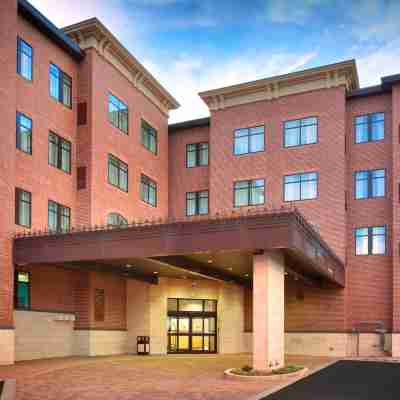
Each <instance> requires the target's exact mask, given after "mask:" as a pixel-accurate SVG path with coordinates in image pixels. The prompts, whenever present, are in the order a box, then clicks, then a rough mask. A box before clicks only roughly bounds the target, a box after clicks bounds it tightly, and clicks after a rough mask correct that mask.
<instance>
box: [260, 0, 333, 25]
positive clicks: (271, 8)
mask: <svg viewBox="0 0 400 400" xmlns="http://www.w3.org/2000/svg"><path fill="white" fill-rule="evenodd" d="M329 3H330V4H332V2H330V1H329V0H279V1H273V0H269V1H268V2H267V4H266V6H265V16H266V17H267V19H269V20H270V21H271V22H277V23H289V22H291V23H296V24H303V23H305V22H306V21H308V20H309V19H310V18H311V17H312V16H313V15H314V13H316V12H317V11H319V10H320V8H321V7H322V6H324V5H328V4H329Z"/></svg>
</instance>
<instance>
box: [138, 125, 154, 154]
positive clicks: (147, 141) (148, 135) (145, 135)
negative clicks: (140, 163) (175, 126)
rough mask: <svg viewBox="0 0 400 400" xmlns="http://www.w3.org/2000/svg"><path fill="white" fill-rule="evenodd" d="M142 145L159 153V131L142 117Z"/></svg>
mask: <svg viewBox="0 0 400 400" xmlns="http://www.w3.org/2000/svg"><path fill="white" fill-rule="evenodd" d="M141 128H142V145H143V146H144V147H146V149H147V150H150V151H151V152H152V153H154V154H157V131H156V130H155V129H154V128H153V127H152V126H151V125H150V124H149V123H147V122H146V121H145V120H144V119H142V124H141Z"/></svg>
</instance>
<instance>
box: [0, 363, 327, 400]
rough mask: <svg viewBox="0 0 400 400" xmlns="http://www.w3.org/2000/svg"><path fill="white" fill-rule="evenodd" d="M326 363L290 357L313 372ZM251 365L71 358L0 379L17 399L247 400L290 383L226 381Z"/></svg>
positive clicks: (4, 371) (6, 372) (9, 371)
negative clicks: (12, 383) (13, 387)
mask: <svg viewBox="0 0 400 400" xmlns="http://www.w3.org/2000/svg"><path fill="white" fill-rule="evenodd" d="M330 360H331V359H328V358H293V357H292V358H289V362H291V363H297V364H302V365H306V366H308V367H309V368H310V369H311V370H312V369H315V368H319V367H320V366H321V365H324V364H326V363H327V362H329V361H330ZM249 363H250V356H249V355H198V356H183V355H182V356H151V357H138V356H115V357H97V358H83V357H72V358H64V359H52V360H39V361H26V362H20V363H17V364H16V365H14V366H11V367H0V379H1V378H16V379H17V400H28V399H29V400H39V399H40V400H48V399H55V400H81V399H82V400H92V399H96V400H103V399H104V400H106V399H107V400H128V399H138V400H150V399H151V400H167V399H168V400H171V399H182V400H183V399H184V400H205V399H207V400H214V399H215V400H217V399H218V400H224V399H226V400H228V399H229V400H239V399H241V400H242V399H243V400H245V399H248V398H249V397H251V396H254V395H256V394H258V393H260V392H263V391H265V390H268V389H271V388H273V387H274V386H279V385H281V384H282V383H285V382H288V380H287V378H282V379H279V380H278V381H273V382H268V383H265V382H242V381H240V382H237V381H230V380H226V379H224V377H223V371H224V370H225V369H227V368H231V367H241V366H243V365H245V364H249Z"/></svg>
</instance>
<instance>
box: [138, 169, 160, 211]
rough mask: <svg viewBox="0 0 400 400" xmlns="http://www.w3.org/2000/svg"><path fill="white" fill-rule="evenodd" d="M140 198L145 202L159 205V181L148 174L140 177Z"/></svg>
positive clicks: (155, 205)
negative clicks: (155, 180)
mask: <svg viewBox="0 0 400 400" xmlns="http://www.w3.org/2000/svg"><path fill="white" fill-rule="evenodd" d="M140 198H141V200H142V201H144V202H145V203H147V204H150V205H152V206H153V207H157V183H156V182H154V181H153V180H152V179H150V178H149V177H147V176H146V175H141V177H140Z"/></svg>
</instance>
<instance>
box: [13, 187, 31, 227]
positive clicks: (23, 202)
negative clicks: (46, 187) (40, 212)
mask: <svg viewBox="0 0 400 400" xmlns="http://www.w3.org/2000/svg"><path fill="white" fill-rule="evenodd" d="M31 222H32V194H31V193H30V192H27V191H25V190H22V189H19V188H16V189H15V223H16V224H17V225H21V226H25V227H26V228H30V227H31Z"/></svg>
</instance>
